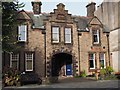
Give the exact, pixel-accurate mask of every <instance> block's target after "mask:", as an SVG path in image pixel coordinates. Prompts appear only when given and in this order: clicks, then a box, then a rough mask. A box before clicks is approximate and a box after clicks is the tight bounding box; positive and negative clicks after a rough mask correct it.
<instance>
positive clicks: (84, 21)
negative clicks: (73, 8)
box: [73, 16, 91, 32]
mask: <svg viewBox="0 0 120 90" xmlns="http://www.w3.org/2000/svg"><path fill="white" fill-rule="evenodd" d="M73 18H74V21H75V22H76V24H77V28H78V31H80V32H85V31H88V23H89V21H90V20H91V18H88V17H83V16H73Z"/></svg>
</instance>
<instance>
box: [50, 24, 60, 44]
mask: <svg viewBox="0 0 120 90" xmlns="http://www.w3.org/2000/svg"><path fill="white" fill-rule="evenodd" d="M54 28H55V29H56V30H58V31H57V33H54V32H53V30H54ZM54 34H55V35H57V40H54V39H53V37H54ZM52 42H53V43H59V27H58V26H52Z"/></svg>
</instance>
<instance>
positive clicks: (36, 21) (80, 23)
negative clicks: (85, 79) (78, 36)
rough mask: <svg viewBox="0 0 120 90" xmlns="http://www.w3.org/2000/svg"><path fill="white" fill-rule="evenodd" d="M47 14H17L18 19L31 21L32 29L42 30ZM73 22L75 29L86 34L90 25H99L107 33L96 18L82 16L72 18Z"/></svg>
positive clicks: (22, 12) (24, 12)
mask: <svg viewBox="0 0 120 90" xmlns="http://www.w3.org/2000/svg"><path fill="white" fill-rule="evenodd" d="M49 15H50V14H49V13H42V14H39V15H35V14H34V13H33V12H27V11H24V10H22V11H20V12H19V13H18V16H19V19H27V20H32V25H33V26H32V27H33V28H40V29H41V28H42V29H44V23H43V20H45V19H48V16H49ZM72 18H73V20H74V22H76V24H77V29H78V31H80V32H88V31H89V30H88V26H89V24H91V25H94V24H95V25H101V26H102V27H103V32H109V30H108V29H107V27H105V25H103V24H102V23H101V21H100V20H99V19H98V18H97V17H96V16H94V17H84V16H72Z"/></svg>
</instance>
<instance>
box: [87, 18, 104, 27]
mask: <svg viewBox="0 0 120 90" xmlns="http://www.w3.org/2000/svg"><path fill="white" fill-rule="evenodd" d="M88 24H90V25H94V24H96V25H102V23H101V21H100V20H99V19H98V18H97V17H96V16H94V17H93V18H91V20H90V21H89V23H88Z"/></svg>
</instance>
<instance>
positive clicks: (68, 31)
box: [65, 28, 71, 43]
mask: <svg viewBox="0 0 120 90" xmlns="http://www.w3.org/2000/svg"><path fill="white" fill-rule="evenodd" d="M65 43H71V28H65Z"/></svg>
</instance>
